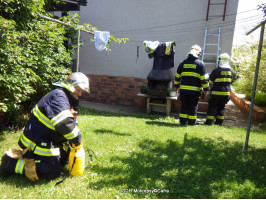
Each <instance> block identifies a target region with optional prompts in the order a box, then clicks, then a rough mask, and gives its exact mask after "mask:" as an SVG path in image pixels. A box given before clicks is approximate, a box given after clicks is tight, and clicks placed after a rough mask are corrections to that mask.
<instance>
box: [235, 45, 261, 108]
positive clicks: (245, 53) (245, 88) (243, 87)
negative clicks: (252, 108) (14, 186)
mask: <svg viewBox="0 0 266 200" xmlns="http://www.w3.org/2000/svg"><path fill="white" fill-rule="evenodd" d="M265 47H266V44H265V43H264V44H263V47H262V54H261V60H260V68H259V75H258V80H257V87H256V96H255V104H256V105H258V106H266V98H265V97H266V87H265V85H266V49H265ZM257 54H258V45H257V44H256V45H255V44H248V43H247V44H244V45H242V46H238V47H236V48H234V49H233V55H232V59H231V64H232V69H233V71H234V73H235V76H234V78H235V80H234V83H233V87H234V88H235V90H236V92H237V93H243V94H245V95H246V97H247V99H248V100H251V96H252V89H253V82H254V74H255V69H256V63H257Z"/></svg>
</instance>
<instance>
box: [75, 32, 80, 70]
mask: <svg viewBox="0 0 266 200" xmlns="http://www.w3.org/2000/svg"><path fill="white" fill-rule="evenodd" d="M79 43H80V29H78V47H77V68H76V71H77V72H78V71H79Z"/></svg>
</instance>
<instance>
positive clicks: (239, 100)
mask: <svg viewBox="0 0 266 200" xmlns="http://www.w3.org/2000/svg"><path fill="white" fill-rule="evenodd" d="M230 97H231V100H232V101H233V102H234V103H235V104H236V105H237V106H238V107H240V108H241V109H242V110H243V111H244V112H246V113H247V114H249V110H250V105H251V102H250V101H248V100H246V99H245V95H243V94H237V93H236V92H235V91H234V89H231V91H230ZM264 117H265V112H264V111H263V110H262V109H261V108H259V107H258V106H256V105H254V107H253V113H252V120H254V121H256V122H261V121H262V120H263V118H264Z"/></svg>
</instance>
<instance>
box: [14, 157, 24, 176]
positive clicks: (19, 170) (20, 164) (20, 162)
mask: <svg viewBox="0 0 266 200" xmlns="http://www.w3.org/2000/svg"><path fill="white" fill-rule="evenodd" d="M24 166H25V160H24V159H19V160H18V161H17V164H16V167H15V173H17V174H23V168H24Z"/></svg>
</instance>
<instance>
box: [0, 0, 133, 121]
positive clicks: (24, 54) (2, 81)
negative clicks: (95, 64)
mask: <svg viewBox="0 0 266 200" xmlns="http://www.w3.org/2000/svg"><path fill="white" fill-rule="evenodd" d="M52 1H55V2H57V3H59V1H57V0H37V1H36V0H27V1H24V0H0V123H1V122H3V121H4V122H8V123H11V124H14V123H18V122H20V123H21V122H22V121H25V120H24V117H23V119H22V120H21V119H20V116H24V115H25V114H27V113H29V111H30V110H31V108H32V107H33V106H34V105H35V104H36V103H37V102H38V100H39V99H40V98H41V97H42V96H43V95H45V94H46V93H48V92H49V91H50V90H51V89H52V84H51V83H53V82H54V81H60V80H62V79H64V78H65V77H66V75H67V74H69V73H71V70H70V69H69V67H70V65H71V60H72V58H71V54H73V53H74V51H75V48H76V47H77V44H76V43H77V29H80V30H83V31H87V32H88V31H89V32H90V33H93V31H94V30H97V28H96V27H93V26H91V25H90V24H83V25H78V23H79V15H78V14H77V13H76V14H74V15H71V14H69V13H68V16H64V17H63V18H61V19H60V20H61V21H63V22H65V23H67V24H69V25H71V27H68V26H64V25H62V24H58V23H55V22H52V21H48V20H44V19H42V18H40V15H39V14H44V15H46V16H51V14H50V13H47V12H46V11H45V10H44V7H43V6H44V4H46V8H47V7H49V5H50V3H51V2H52ZM66 36H67V37H68V38H70V39H71V41H72V43H71V44H69V46H68V47H67V48H66V47H65V46H64V43H66V38H65V37H66ZM92 39H93V37H92V38H91V41H92ZM110 40H112V41H114V42H115V43H119V44H121V43H125V42H126V41H127V40H128V38H115V37H114V36H110ZM107 50H109V51H110V49H109V46H108V45H107ZM3 116H5V117H3Z"/></svg>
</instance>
